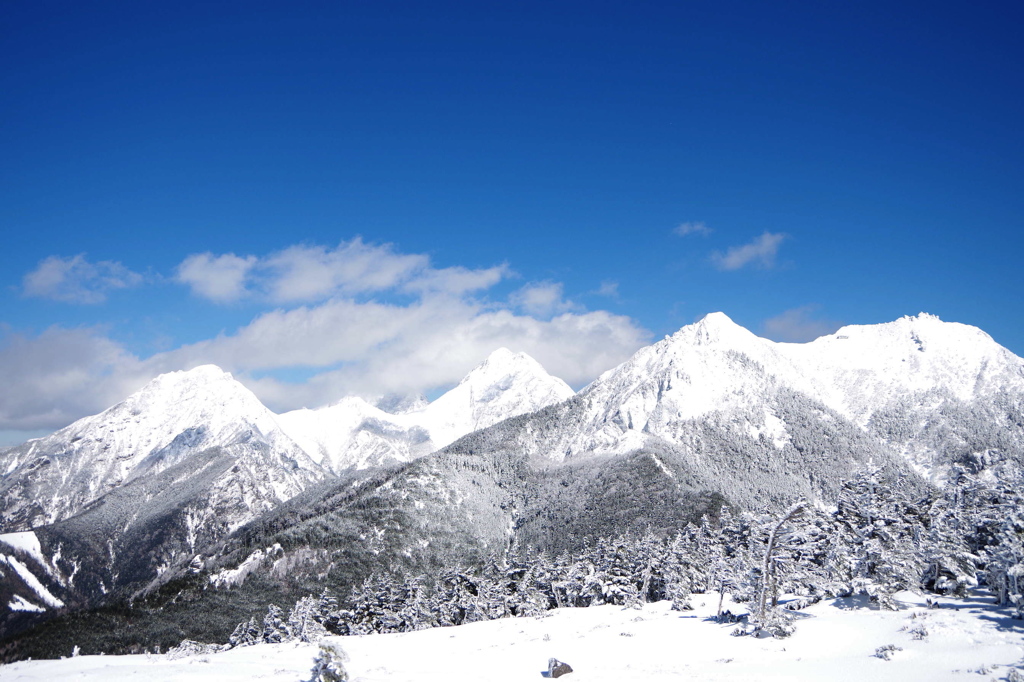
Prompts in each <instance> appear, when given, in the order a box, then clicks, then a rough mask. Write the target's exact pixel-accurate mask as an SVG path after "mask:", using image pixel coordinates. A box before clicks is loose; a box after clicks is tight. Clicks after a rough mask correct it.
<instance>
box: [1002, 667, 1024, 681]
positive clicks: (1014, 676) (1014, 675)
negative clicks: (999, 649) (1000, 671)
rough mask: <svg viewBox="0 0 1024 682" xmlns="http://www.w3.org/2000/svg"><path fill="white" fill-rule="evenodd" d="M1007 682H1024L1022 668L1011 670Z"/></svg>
mask: <svg viewBox="0 0 1024 682" xmlns="http://www.w3.org/2000/svg"><path fill="white" fill-rule="evenodd" d="M1006 682H1024V672H1021V671H1020V668H1010V672H1008V673H1007V674H1006Z"/></svg>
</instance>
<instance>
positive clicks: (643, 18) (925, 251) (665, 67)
mask: <svg viewBox="0 0 1024 682" xmlns="http://www.w3.org/2000/svg"><path fill="white" fill-rule="evenodd" d="M894 4H896V3H875V2H866V3H856V4H852V3H851V4H849V5H850V6H839V5H836V4H835V3H826V4H822V3H810V2H808V3H789V2H772V3H767V2H759V3H746V2H733V3H730V2H714V3H710V2H708V3H697V2H695V3H665V2H660V3H643V2H634V3H601V2H587V3H567V2H545V3H528V2H517V3H470V2H466V3H446V2H434V3H389V2H373V3H369V2H360V3H339V2H330V3H327V2H325V3H303V2H295V3H259V2H246V3H230V2H223V3H191V2H177V3H160V4H157V3H135V2H123V3H116V2H96V3H72V2H46V1H45V0H42V1H40V2H32V3H10V4H8V6H6V7H5V8H4V15H5V16H4V21H3V22H2V23H0V59H2V61H3V63H4V64H5V65H7V68H5V69H4V70H3V72H2V73H0V92H3V93H4V94H3V97H2V98H0V117H2V119H0V120H2V127H0V225H2V229H3V235H4V248H3V249H0V272H2V275H0V276H2V277H3V287H2V293H0V296H2V298H0V301H2V302H0V380H3V382H4V386H5V388H4V390H3V394H2V396H0V443H2V442H15V441H17V440H19V439H22V438H23V437H25V436H27V435H28V434H31V435H35V434H37V433H42V432H44V431H46V430H50V429H53V428H57V427H59V426H62V425H64V424H66V423H68V422H69V421H71V420H72V419H75V418H78V417H81V416H84V415H86V414H90V413H94V412H96V411H98V410H101V409H103V408H105V407H107V406H108V405H110V404H112V403H113V402H116V401H117V400H120V399H121V398H123V397H124V396H125V395H126V394H127V393H128V392H130V391H131V390H134V389H136V388H138V387H139V386H140V385H142V383H144V382H145V381H146V380H147V379H149V378H151V377H152V376H153V375H154V374H155V373H158V372H160V371H168V370H173V369H182V368H187V367H190V366H193V365H195V364H200V363H204V362H215V363H217V364H220V365H222V366H224V367H225V368H226V369H229V370H230V371H232V372H234V373H235V374H236V376H239V377H240V378H242V379H243V380H244V381H245V382H246V383H247V385H249V386H250V387H251V388H253V389H254V390H255V391H256V392H257V395H259V396H260V397H261V399H263V400H264V401H265V402H267V404H268V405H270V406H271V407H272V408H274V409H277V410H283V409H288V408H292V407H297V406H302V405H308V406H315V405H317V404H322V403H325V402H329V401H332V400H335V399H337V398H338V397H341V395H344V394H346V393H352V392H354V393H363V394H367V395H372V394H375V393H383V392H387V391H426V392H430V391H435V392H436V391H437V390H438V389H439V387H443V386H446V385H450V384H451V383H453V382H454V381H457V380H458V378H459V377H460V376H461V375H462V374H463V373H464V372H465V371H466V370H468V369H469V368H471V367H472V366H473V365H475V364H477V363H478V362H479V361H480V360H482V359H483V357H484V356H486V354H487V353H488V352H489V351H490V350H493V347H497V346H499V345H505V346H508V347H510V348H513V349H514V350H524V351H526V352H529V353H531V354H532V355H534V356H535V357H537V358H538V360H540V361H541V362H542V363H543V364H544V365H545V366H546V367H548V369H549V371H551V372H552V373H553V374H556V375H560V376H562V377H563V378H565V379H566V380H568V381H570V383H572V384H573V385H574V386H576V387H579V386H580V385H582V384H584V383H586V382H587V381H589V380H591V379H593V378H594V377H596V375H597V374H598V373H599V372H600V371H602V370H604V369H607V368H609V367H611V366H612V365H614V364H616V363H617V362H619V361H621V360H622V359H624V358H625V357H627V356H628V354H629V353H631V352H632V351H633V350H635V349H636V348H637V347H638V346H639V345H642V344H645V343H648V342H650V341H651V340H654V339H656V338H659V337H660V336H661V335H663V334H666V333H671V332H673V331H675V330H676V329H678V328H679V327H680V326H682V325H685V324H688V323H690V322H692V321H694V320H696V319H699V318H700V317H701V316H703V315H704V314H706V313H708V312H711V311H716V310H721V311H724V312H726V313H727V314H728V315H730V316H731V317H732V318H733V319H734V320H735V321H736V322H738V323H740V324H742V325H744V326H746V327H748V328H749V329H751V330H752V331H754V332H756V333H759V334H762V335H766V336H769V337H770V338H775V339H776V340H806V339H809V338H813V337H814V336H816V335H817V334H820V333H827V332H829V331H832V330H833V329H834V328H835V327H836V326H837V325H839V324H844V323H875V322H884V321H890V320H893V319H896V318H898V317H900V316H903V315H907V314H916V313H918V312H921V311H926V312H930V313H934V314H937V315H939V316H940V317H941V318H942V319H945V320H950V321H957V322H964V323H967V324H972V325H976V326H978V327H981V328H982V329H984V330H985V331H987V332H988V333H989V334H991V335H992V336H993V337H994V338H995V339H996V340H997V341H998V342H1000V343H1002V344H1003V345H1005V346H1007V347H1008V348H1009V349H1010V350H1012V351H1014V352H1015V353H1017V354H1018V355H1020V354H1024V321H1022V319H1021V315H1020V312H1021V306H1020V301H1021V299H1022V295H1024V277H1022V276H1021V274H1020V262H1021V255H1022V253H1024V248H1022V247H1024V237H1022V236H1021V228H1022V227H1024V192H1022V191H1021V188H1022V180H1024V131H1022V126H1021V125H1020V122H1021V121H1022V120H1024V88H1022V87H1021V80H1020V74H1021V72H1022V67H1024V45H1022V42H1021V41H1020V40H1019V35H1018V28H1019V26H1020V25H1021V21H1022V19H1024V16H1022V15H1024V10H1022V7H1021V6H1020V5H1019V4H1016V3H987V4H983V5H978V4H968V3H955V4H954V3H935V2H929V3H923V2H922V3H912V2H906V3H898V5H899V6H898V7H894V6H892V5H894Z"/></svg>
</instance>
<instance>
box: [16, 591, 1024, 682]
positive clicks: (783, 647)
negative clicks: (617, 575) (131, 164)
mask: <svg viewBox="0 0 1024 682" xmlns="http://www.w3.org/2000/svg"><path fill="white" fill-rule="evenodd" d="M900 597H901V601H903V602H904V604H905V606H906V608H904V609H903V610H902V611H898V612H892V611H878V610H873V609H869V608H864V607H862V606H858V605H857V604H856V603H854V602H852V601H850V600H835V601H830V602H823V603H821V604H817V605H814V606H811V607H809V608H807V609H805V610H804V611H802V612H800V615H799V622H798V628H797V631H796V634H794V635H793V636H792V637H790V638H788V639H781V640H776V639H756V638H753V637H732V636H730V632H731V631H732V630H733V628H734V626H731V625H719V624H717V623H715V622H712V621H710V620H707V618H708V616H710V615H712V614H713V613H714V609H715V606H716V598H715V597H712V596H703V595H696V596H695V598H694V603H695V606H696V608H695V609H694V610H693V611H690V612H686V613H680V612H674V611H671V610H669V603H668V602H660V603H657V604H648V605H646V606H645V607H644V608H643V609H625V608H621V607H615V606H599V607H593V608H589V609H559V610H556V611H551V612H549V613H548V614H546V615H545V616H542V617H539V618H514V619H505V620H498V621H490V622H485V623H473V624H471V625H464V626H461V627H456V628H437V629H434V630H426V631H422V632H413V633H405V634H392V635H367V636H362V637H338V638H331V639H332V640H335V641H337V642H339V643H340V644H341V646H342V647H343V648H344V649H345V651H346V652H347V653H348V655H349V662H348V664H347V668H348V670H349V673H350V679H352V680H353V681H354V682H355V681H362V682H377V681H384V680H387V681H389V682H403V681H409V682H413V681H415V682H442V681H443V682H462V681H466V682H470V681H472V682H481V681H483V682H512V681H513V680H515V681H519V680H535V679H542V676H541V672H542V671H546V669H547V662H548V659H549V658H551V657H555V658H558V659H559V660H562V661H565V662H567V663H569V664H570V665H571V666H572V667H573V670H574V672H573V673H572V674H571V675H569V676H568V677H565V679H566V680H567V682H604V681H609V682H610V681H613V680H614V681H616V682H621V681H623V680H638V681H639V680H645V681H650V682H660V681H662V680H665V681H668V680H673V681H677V680H700V681H701V682H712V681H715V680H732V681H740V680H743V681H745V682H757V681H760V680H773V681H781V680H800V681H803V680H813V681H814V682H826V681H827V682H841V681H843V680H851V681H856V682H865V681H870V682H886V681H888V680H892V681H893V682H895V681H900V682H907V681H916V680H920V681H921V682H940V681H942V680H951V681H953V680H956V681H959V682H970V681H971V680H1005V679H1007V676H1008V675H1009V673H1010V669H1011V668H1012V667H1013V666H1014V665H1017V666H1021V667H1024V621H1019V620H1011V619H1010V618H1009V613H1008V612H1007V611H1005V610H1001V609H996V608H994V607H992V606H991V605H990V604H988V603H987V601H988V600H986V599H982V598H980V597H979V598H978V599H975V600H970V601H956V600H940V601H941V603H942V608H939V609H928V608H926V607H925V603H924V599H923V598H922V597H919V596H916V595H912V594H909V593H904V594H902V595H900ZM730 606H731V608H732V610H733V612H735V613H740V612H742V611H743V609H742V607H738V606H736V605H730ZM887 645H895V646H896V647H900V648H901V650H898V651H895V652H894V654H893V655H892V657H891V659H890V660H883V659H882V658H879V657H877V656H876V655H875V652H876V650H878V649H879V648H880V647H885V646H887ZM317 651H318V647H317V646H316V645H314V644H296V643H287V644H262V645H257V646H252V647H245V648H239V649H234V650H231V651H226V652H221V653H216V654H207V655H198V656H191V657H185V658H179V659H171V658H169V657H168V656H155V655H138V656H79V657H77V658H68V659H63V660H59V661H26V662H21V663H14V664H11V665H7V666H2V667H0V680H4V681H8V680H12V681H13V680H18V681H25V682H36V681H38V682H42V681H44V680H45V681H47V682H54V681H60V680H69V681H70V680H75V681H82V682H87V681H92V680H96V681H99V680H104V681H109V680H118V681H121V680H145V681H146V682H154V681H156V680H168V681H172V680H173V681H185V680H187V681H189V682H193V681H194V682H206V681H213V680H216V681H218V682H231V681H233V680H238V681H241V680H280V681H281V682H286V681H287V682H298V681H299V680H308V679H309V678H310V670H311V667H312V663H313V659H314V657H315V656H316V653H317Z"/></svg>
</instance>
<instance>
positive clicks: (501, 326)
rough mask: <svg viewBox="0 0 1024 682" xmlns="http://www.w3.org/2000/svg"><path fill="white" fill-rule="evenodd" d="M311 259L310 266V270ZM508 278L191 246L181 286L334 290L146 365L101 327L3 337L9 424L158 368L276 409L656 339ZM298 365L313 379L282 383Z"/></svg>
mask: <svg viewBox="0 0 1024 682" xmlns="http://www.w3.org/2000/svg"><path fill="white" fill-rule="evenodd" d="M307 265H308V266H309V267H310V268H311V269H312V270H313V272H311V273H305V272H302V268H303V267H305V266H307ZM511 274H512V273H511V270H510V269H509V267H508V266H507V265H499V266H495V267H492V268H485V269H478V270H474V269H468V268H463V267H450V268H441V269H439V268H433V267H431V266H430V265H429V262H428V260H427V258H426V257H425V256H408V257H407V256H403V255H402V254H396V253H394V252H393V251H392V250H391V249H390V247H375V246H367V245H365V244H363V243H362V242H361V241H358V240H356V241H354V242H349V243H347V244H346V243H343V244H342V246H341V247H339V248H338V249H333V250H331V249H317V248H314V247H295V248H293V249H288V250H285V251H282V252H280V253H278V254H274V255H272V256H270V257H267V258H264V259H256V258H254V257H251V256H250V257H240V256H236V255H234V254H225V255H221V256H216V255H214V254H196V255H193V256H191V257H190V258H189V259H186V261H185V262H184V263H182V264H181V265H180V266H179V268H178V272H177V277H178V280H179V281H181V282H183V283H186V284H188V285H189V286H190V287H192V289H193V291H195V292H196V293H197V294H199V295H201V296H205V297H207V298H210V299H212V300H217V301H222V302H229V301H232V300H237V299H238V298H240V297H242V296H246V295H251V296H253V297H254V298H255V300H257V301H259V300H262V301H264V302H268V301H269V302H276V301H279V300H290V299H293V298H299V299H301V298H304V297H312V296H324V295H327V294H330V295H327V298H326V299H325V300H322V301H319V302H314V303H309V304H306V305H298V306H291V307H289V306H284V307H282V308H280V309H277V310H270V311H266V312H263V313H261V314H259V315H258V316H257V317H255V318H254V319H253V320H252V321H251V322H250V323H249V324H247V325H245V326H243V327H241V328H239V329H237V330H236V331H234V332H230V333H221V334H220V335H218V336H216V337H214V338H208V339H205V340H202V341H199V342H197V343H191V344H189V345H186V346H181V347H178V348H174V349H171V350H168V351H165V352H161V353H158V354H156V355H153V356H151V357H149V358H145V359H140V358H137V357H135V356H134V355H132V354H131V353H129V352H127V351H126V350H125V348H124V347H123V346H122V345H120V344H119V343H117V342H115V341H113V340H111V339H110V338H108V337H107V336H105V335H104V333H103V332H102V330H99V329H84V330H83V329H61V328H54V329H51V330H48V331H47V332H45V333H43V334H41V335H39V336H36V337H28V336H19V335H14V334H8V335H7V336H6V337H0V381H2V382H4V386H5V391H4V393H3V396H2V397H0V431H4V430H6V431H11V430H20V431H27V430H31V429H43V428H51V429H55V428H59V427H61V426H64V425H66V424H68V423H70V422H71V421H73V420H74V419H77V418H80V417H83V416H86V415H89V414H95V413H97V412H100V411H102V410H103V409H105V408H107V407H110V406H111V405H113V404H115V403H116V402H118V401H119V400H122V399H124V398H125V397H126V396H127V395H128V394H129V393H130V392H131V391H133V390H135V389H137V388H139V387H140V386H141V385H142V384H143V383H145V381H148V380H149V379H151V378H152V377H154V376H156V375H157V374H160V373H163V372H169V371H173V370H179V369H189V368H191V367H195V366H196V365H199V364H205V363H213V364H216V365H219V366H221V367H222V368H224V369H225V370H228V371H230V372H232V373H234V374H235V376H236V377H237V378H239V379H240V380H241V381H242V382H243V383H245V384H246V385H248V386H249V387H250V388H251V389H253V390H254V391H255V392H256V394H257V396H258V397H259V398H260V399H261V400H263V401H264V402H265V403H266V404H267V405H268V406H269V407H271V409H274V410H277V411H284V410H288V409H294V408H297V407H302V406H307V407H317V406H320V405H324V404H327V403H329V402H333V401H336V400H338V399H339V398H341V397H343V396H345V395H351V394H359V395H379V394H384V393H425V392H430V391H432V390H434V389H438V388H444V387H447V386H450V385H453V384H455V383H457V382H458V381H459V380H460V379H462V377H463V376H464V375H465V374H466V372H468V371H469V370H470V369H472V368H473V367H474V366H476V365H477V364H479V363H480V362H481V361H483V359H484V358H486V357H487V355H489V354H490V353H491V352H492V351H494V350H495V349H496V348H499V347H502V346H504V347H507V348H510V349H512V350H515V351H524V352H526V353H529V354H530V355H532V356H533V357H535V358H536V359H537V360H538V361H540V362H541V363H542V364H543V365H544V366H545V367H546V368H547V369H548V371H550V372H551V373H552V374H554V375H555V376H559V377H561V378H563V379H565V380H566V381H568V382H569V383H570V384H571V385H575V386H581V385H583V384H585V383H587V382H589V381H591V380H593V379H594V378H596V377H597V376H598V375H599V374H600V373H601V372H603V371H605V370H607V369H609V368H611V367H613V366H614V365H615V364H617V363H620V362H622V361H624V360H625V359H626V358H628V357H629V355H630V354H632V353H633V352H634V351H635V350H636V349H638V348H639V347H640V346H642V345H643V344H644V343H646V342H647V341H648V340H649V334H648V332H646V331H645V330H644V329H642V328H640V327H639V326H638V325H637V324H636V323H635V322H634V321H633V320H631V319H630V318H628V317H625V316H619V315H613V314H611V313H608V312H605V311H594V312H586V311H585V310H583V309H582V307H581V306H579V305H577V304H575V303H572V302H571V301H568V300H566V298H565V296H564V287H563V285H562V284H561V283H558V282H536V283H532V284H529V285H527V286H525V287H523V288H521V289H520V290H518V291H517V292H515V293H514V294H513V295H512V296H510V297H509V301H508V302H498V301H495V300H493V299H491V298H488V297H487V295H486V294H487V290H488V289H489V288H491V287H493V286H494V285H495V284H497V283H499V282H501V281H502V280H503V279H505V278H506V277H508V276H510V275H511ZM371 288H372V290H373V291H374V292H378V291H384V290H386V289H387V288H390V290H391V291H392V292H393V293H396V294H400V296H399V298H398V300H399V301H401V302H400V303H396V302H393V301H392V302H385V301H381V300H365V298H361V297H360V294H362V293H364V292H365V291H367V290H368V289H371ZM608 290H609V291H610V290H613V289H608ZM343 291H347V292H349V293H341V292H343ZM325 292H326V293H325ZM40 368H43V369H40ZM296 370H298V372H299V373H301V375H302V376H305V377H310V378H308V379H307V380H303V381H296V382H291V381H286V380H284V379H283V377H287V376H289V374H292V375H294V373H296Z"/></svg>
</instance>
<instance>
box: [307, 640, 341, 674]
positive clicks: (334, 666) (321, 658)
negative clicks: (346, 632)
mask: <svg viewBox="0 0 1024 682" xmlns="http://www.w3.org/2000/svg"><path fill="white" fill-rule="evenodd" d="M347 661H348V654H346V653H345V651H344V649H342V648H341V645H340V644H338V643H337V642H327V641H322V642H320V652H319V653H318V654H317V655H316V658H315V659H314V660H313V677H311V678H310V680H309V682H348V671H347V670H345V663H346V662H347Z"/></svg>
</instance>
